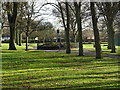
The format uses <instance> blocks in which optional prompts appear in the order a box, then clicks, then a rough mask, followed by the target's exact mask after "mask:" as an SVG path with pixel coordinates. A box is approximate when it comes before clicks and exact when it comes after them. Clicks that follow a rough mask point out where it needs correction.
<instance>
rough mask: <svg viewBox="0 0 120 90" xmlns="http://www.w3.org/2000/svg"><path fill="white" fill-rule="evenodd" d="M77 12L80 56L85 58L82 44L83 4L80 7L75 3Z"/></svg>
mask: <svg viewBox="0 0 120 90" xmlns="http://www.w3.org/2000/svg"><path fill="white" fill-rule="evenodd" d="M74 6H75V10H76V22H77V27H78V40H79V56H83V43H82V24H81V16H80V12H81V10H80V9H81V3H79V5H78V4H77V2H74Z"/></svg>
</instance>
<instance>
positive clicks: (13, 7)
mask: <svg viewBox="0 0 120 90" xmlns="http://www.w3.org/2000/svg"><path fill="white" fill-rule="evenodd" d="M17 7H18V3H17V2H11V3H10V2H7V4H6V8H7V16H8V22H9V27H10V43H9V50H16V47H15V43H14V42H15V22H16V18H17Z"/></svg>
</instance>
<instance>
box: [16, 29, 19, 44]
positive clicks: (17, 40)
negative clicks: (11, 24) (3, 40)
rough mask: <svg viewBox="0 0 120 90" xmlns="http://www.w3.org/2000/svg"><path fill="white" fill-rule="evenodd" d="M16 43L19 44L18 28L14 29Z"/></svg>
mask: <svg viewBox="0 0 120 90" xmlns="http://www.w3.org/2000/svg"><path fill="white" fill-rule="evenodd" d="M16 44H17V45H19V30H17V29H16Z"/></svg>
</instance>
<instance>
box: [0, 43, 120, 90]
mask: <svg viewBox="0 0 120 90" xmlns="http://www.w3.org/2000/svg"><path fill="white" fill-rule="evenodd" d="M5 48H6V47H4V45H3V50H2V52H3V53H2V87H3V88H12V89H11V90H14V88H23V90H26V89H29V88H39V89H41V90H42V89H46V88H57V89H71V90H73V89H83V88H84V89H85V88H91V89H93V88H95V89H100V90H103V89H110V88H114V89H115V88H120V87H119V84H118V81H119V80H118V76H119V70H118V68H119V66H118V62H119V61H118V59H113V58H107V57H105V58H103V59H95V58H94V57H78V56H77V53H72V54H64V53H60V52H58V53H56V52H44V51H38V50H29V51H27V52H26V51H24V50H21V49H23V48H24V47H21V48H20V47H17V48H18V50H17V51H10V50H5ZM16 90H18V89H16Z"/></svg>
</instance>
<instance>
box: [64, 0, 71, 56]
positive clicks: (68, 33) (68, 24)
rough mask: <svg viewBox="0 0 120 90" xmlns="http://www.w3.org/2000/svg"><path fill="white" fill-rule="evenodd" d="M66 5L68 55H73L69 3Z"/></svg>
mask: <svg viewBox="0 0 120 90" xmlns="http://www.w3.org/2000/svg"><path fill="white" fill-rule="evenodd" d="M65 5H66V15H67V28H66V30H65V36H66V53H67V54H69V53H71V50H70V16H69V7H68V2H65Z"/></svg>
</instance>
